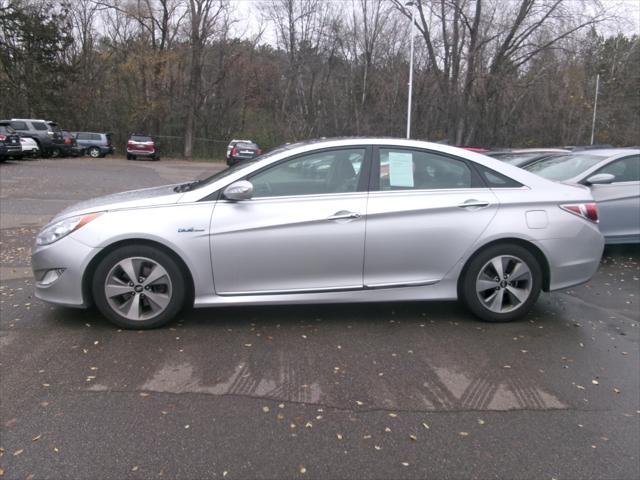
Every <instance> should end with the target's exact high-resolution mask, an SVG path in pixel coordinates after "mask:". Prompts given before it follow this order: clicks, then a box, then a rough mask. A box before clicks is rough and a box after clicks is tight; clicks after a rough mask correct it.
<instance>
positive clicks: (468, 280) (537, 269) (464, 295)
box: [459, 243, 543, 322]
mask: <svg viewBox="0 0 640 480" xmlns="http://www.w3.org/2000/svg"><path fill="white" fill-rule="evenodd" d="M499 256H505V257H514V258H515V259H517V260H520V261H522V262H523V263H524V264H525V265H526V266H527V267H528V268H529V271H530V277H528V278H529V283H528V285H529V288H530V291H529V294H528V297H527V298H526V300H524V301H523V302H522V303H520V304H519V305H517V307H514V308H513V309H512V310H510V311H507V312H505V313H498V312H495V311H493V310H490V309H489V308H488V307H487V306H486V305H485V304H484V303H483V302H482V301H481V299H480V298H479V296H480V293H478V292H476V281H477V279H478V277H479V275H480V272H481V270H483V269H484V268H485V266H486V265H487V264H488V262H490V261H491V260H492V259H494V258H496V257H499ZM505 271H506V270H505ZM542 275H543V274H542V267H541V266H540V263H539V262H538V260H537V258H536V257H535V256H534V255H533V254H532V253H531V252H530V251H529V250H527V249H526V248H524V247H521V246H520V245H515V244H512V243H502V244H497V245H493V246H491V247H488V248H486V249H484V250H481V251H480V252H478V253H476V254H475V255H474V256H473V258H472V259H471V261H470V262H469V264H468V265H467V267H466V268H465V271H464V274H463V277H462V279H461V280H460V284H459V294H460V297H461V299H462V301H463V302H464V303H465V305H466V306H467V308H468V309H469V310H471V312H472V313H473V314H474V315H475V316H477V317H478V318H480V319H481V320H484V321H487V322H510V321H512V320H516V319H518V318H522V317H523V316H524V315H526V314H527V313H528V312H529V310H531V307H533V305H534V303H535V302H536V300H537V299H538V296H539V295H540V290H541V289H542ZM496 278H497V277H496ZM502 280H503V279H500V282H499V283H496V285H497V286H498V285H499V284H500V283H502ZM514 285H515V283H514ZM500 288H507V287H500ZM487 291H488V292H491V290H487ZM505 296H506V297H508V299H507V302H508V301H509V300H510V299H511V298H513V300H514V301H515V297H514V296H513V295H511V294H505Z"/></svg>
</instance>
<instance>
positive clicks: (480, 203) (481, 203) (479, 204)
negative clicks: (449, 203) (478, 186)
mask: <svg viewBox="0 0 640 480" xmlns="http://www.w3.org/2000/svg"><path fill="white" fill-rule="evenodd" d="M488 206H489V202H487V201H486V200H476V199H474V198H472V199H469V200H465V201H464V202H462V203H461V204H460V205H458V207H460V208H484V207H488Z"/></svg>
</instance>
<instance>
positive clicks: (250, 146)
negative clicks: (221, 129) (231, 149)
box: [236, 142, 258, 150]
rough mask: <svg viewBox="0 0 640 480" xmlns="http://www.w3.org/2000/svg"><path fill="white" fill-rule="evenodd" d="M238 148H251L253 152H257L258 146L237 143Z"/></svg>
mask: <svg viewBox="0 0 640 480" xmlns="http://www.w3.org/2000/svg"><path fill="white" fill-rule="evenodd" d="M236 148H251V149H253V150H257V149H258V145H256V144H255V143H247V142H242V143H236Z"/></svg>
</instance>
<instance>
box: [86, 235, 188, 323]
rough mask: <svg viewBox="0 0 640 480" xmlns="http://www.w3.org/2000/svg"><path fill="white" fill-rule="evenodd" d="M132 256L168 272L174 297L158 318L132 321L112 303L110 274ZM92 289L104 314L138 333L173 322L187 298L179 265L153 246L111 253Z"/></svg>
mask: <svg viewBox="0 0 640 480" xmlns="http://www.w3.org/2000/svg"><path fill="white" fill-rule="evenodd" d="M131 257H145V258H148V259H151V260H153V261H154V262H157V263H158V264H159V265H160V266H162V267H163V268H164V269H165V270H166V272H167V274H168V276H169V279H170V281H171V286H172V289H171V298H170V300H169V304H168V305H167V307H166V308H165V309H164V311H162V312H161V313H159V314H158V315H156V316H153V317H151V318H148V319H144V320H131V319H128V318H127V317H125V316H123V315H121V314H120V313H119V312H118V311H117V310H116V309H114V308H113V307H112V306H111V305H110V304H109V302H108V301H107V298H106V294H105V291H104V287H105V283H106V281H107V275H108V274H109V272H110V271H111V270H112V268H113V267H115V266H116V265H117V264H118V262H120V261H122V260H124V259H127V258H131ZM91 289H92V293H93V299H94V302H95V304H96V307H98V310H100V313H102V314H103V315H104V316H105V317H107V318H108V319H109V320H110V321H111V322H113V323H114V324H116V325H117V326H119V327H121V328H126V329H135V330H143V329H150V328H157V327H161V326H163V325H165V324H167V323H169V322H170V321H172V320H173V319H174V318H175V317H176V315H178V313H179V312H180V311H181V310H182V308H183V307H184V303H185V300H186V298H187V290H186V281H185V277H184V274H183V273H182V270H181V269H180V267H179V265H178V264H177V262H176V261H175V260H174V259H173V258H172V257H171V256H170V255H168V254H167V253H165V252H163V251H162V250H160V249H158V248H155V247H151V246H149V245H128V246H125V247H121V248H118V249H117V250H114V251H113V252H111V253H109V254H108V255H107V256H106V257H104V258H103V259H102V260H101V261H100V263H99V264H98V266H97V268H96V270H95V273H94V275H93V279H92V282H91ZM142 293H144V292H142Z"/></svg>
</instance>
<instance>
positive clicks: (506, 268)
mask: <svg viewBox="0 0 640 480" xmlns="http://www.w3.org/2000/svg"><path fill="white" fill-rule="evenodd" d="M532 283H533V277H532V274H531V269H530V268H529V266H528V265H527V264H526V263H525V262H524V261H523V260H522V259H520V258H518V257H515V256H513V255H500V256H497V257H494V258H492V259H491V260H489V261H488V262H487V263H485V265H484V266H483V267H482V268H481V269H480V273H479V274H478V277H477V278H476V293H477V295H478V298H479V300H480V303H481V304H482V305H483V306H484V307H485V308H486V309H488V310H490V311H492V312H495V313H508V312H511V311H513V310H515V309H517V308H518V307H520V306H521V305H522V304H524V303H525V302H526V301H527V299H528V298H529V296H530V295H531V291H532Z"/></svg>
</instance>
